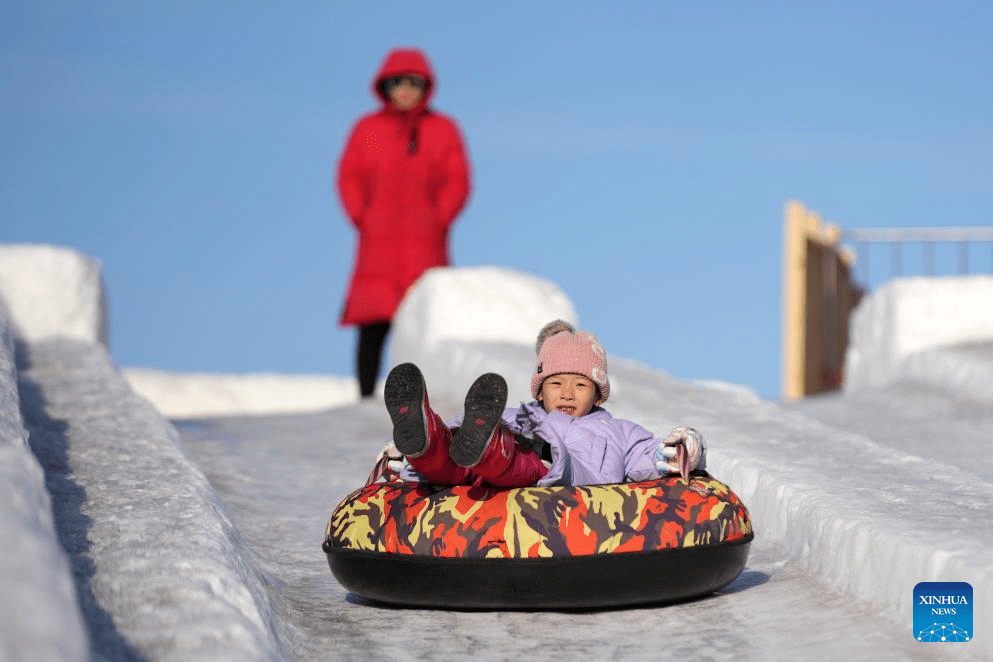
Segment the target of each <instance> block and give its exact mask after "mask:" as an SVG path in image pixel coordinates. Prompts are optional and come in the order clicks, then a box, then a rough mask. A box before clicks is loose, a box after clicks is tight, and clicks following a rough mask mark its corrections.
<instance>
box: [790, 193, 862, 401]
mask: <svg viewBox="0 0 993 662" xmlns="http://www.w3.org/2000/svg"><path fill="white" fill-rule="evenodd" d="M784 216H785V221H784V228H783V384H782V387H783V397H785V398H789V399H796V398H802V397H804V396H807V395H814V394H816V393H824V392H827V391H834V390H838V389H839V388H840V387H841V382H842V379H843V369H844V365H845V350H846V349H847V347H848V320H849V317H850V316H851V312H852V309H853V308H855V306H856V305H857V304H858V302H859V300H860V299H861V298H862V295H863V290H862V288H861V287H860V286H859V285H858V284H856V283H855V282H854V280H853V277H852V270H853V267H854V264H855V257H854V255H853V254H852V252H851V251H850V250H848V249H847V248H845V247H843V246H842V245H841V243H840V242H841V237H842V231H841V229H840V228H839V227H838V226H836V225H834V224H831V223H825V222H824V221H822V220H821V217H820V216H819V215H818V214H817V213H816V212H813V211H810V210H808V209H807V208H806V207H804V205H803V204H802V203H800V202H795V201H794V202H789V203H787V204H786V208H785V214H784Z"/></svg>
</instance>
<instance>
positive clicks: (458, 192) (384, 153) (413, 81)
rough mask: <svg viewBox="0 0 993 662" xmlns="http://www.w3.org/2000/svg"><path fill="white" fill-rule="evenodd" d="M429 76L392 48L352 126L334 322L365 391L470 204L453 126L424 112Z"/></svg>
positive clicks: (341, 169)
mask: <svg viewBox="0 0 993 662" xmlns="http://www.w3.org/2000/svg"><path fill="white" fill-rule="evenodd" d="M436 84H437V83H436V79H435V75H434V72H433V70H432V68H431V64H430V63H429V62H428V59H427V56H425V55H424V53H423V52H421V51H420V50H418V49H414V48H397V49H394V50H392V51H390V52H389V53H388V54H387V55H386V58H385V59H384V60H383V63H382V65H381V66H380V68H379V71H378V72H377V73H376V75H375V77H374V78H373V80H372V91H373V94H374V95H375V96H376V97H377V98H378V99H379V100H380V101H381V102H382V108H381V109H380V110H378V111H376V112H373V113H369V114H367V115H364V116H363V117H361V118H360V119H359V121H358V122H357V123H356V124H355V126H354V127H353V129H352V132H351V135H350V136H349V138H348V142H347V143H346V145H345V150H344V153H343V154H342V156H341V161H340V163H339V166H338V193H339V195H340V196H341V202H342V205H343V206H344V208H345V213H346V214H347V215H348V218H349V219H350V220H351V222H352V224H353V225H354V226H355V228H356V230H358V250H357V252H356V258H355V265H354V268H353V270H352V277H351V283H350V284H349V287H348V294H347V296H346V298H345V304H344V307H343V309H342V313H341V326H358V327H359V332H358V348H357V352H356V372H357V375H358V380H359V390H360V393H361V395H362V397H363V398H367V397H369V396H371V395H372V393H373V389H374V388H375V384H376V378H377V377H378V375H379V369H380V363H381V361H382V353H383V346H384V344H385V341H386V336H387V334H388V333H389V330H390V324H391V323H392V320H393V315H394V313H395V312H396V309H397V306H399V304H400V301H401V300H402V299H403V297H404V294H405V293H406V292H407V289H408V288H409V287H410V286H411V285H412V284H413V283H414V281H416V280H417V279H418V277H420V275H421V274H422V273H423V272H424V271H425V270H427V269H429V268H431V267H439V266H448V264H449V263H450V260H449V254H448V234H449V230H450V228H451V226H452V224H453V223H454V222H455V218H456V217H457V216H458V214H459V212H461V211H462V208H463V207H464V206H465V204H466V201H467V200H468V198H469V188H470V174H469V161H468V157H467V155H466V151H465V147H464V146H463V140H462V136H461V133H460V131H459V127H458V125H457V124H456V122H455V121H454V120H453V119H452V118H450V117H448V116H446V115H444V114H442V113H439V112H437V111H435V110H433V109H432V108H430V107H429V106H428V104H429V103H430V101H431V97H432V95H433V93H434V91H435V87H436Z"/></svg>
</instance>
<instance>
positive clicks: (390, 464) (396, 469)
mask: <svg viewBox="0 0 993 662" xmlns="http://www.w3.org/2000/svg"><path fill="white" fill-rule="evenodd" d="M406 464H407V459H406V458H405V457H404V456H403V453H401V452H400V451H398V450H397V447H396V446H394V445H393V444H386V445H385V446H383V450H381V451H379V455H377V456H376V466H374V467H373V469H372V473H370V474H369V478H368V479H367V480H366V483H365V484H366V485H372V484H373V483H375V482H376V481H377V480H379V479H380V478H382V477H384V476H385V477H386V481H387V482H389V481H391V480H396V479H397V477H398V476H399V475H400V472H401V471H403V468H404V466H405V465H406Z"/></svg>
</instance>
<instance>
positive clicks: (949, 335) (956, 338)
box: [844, 276, 993, 399]
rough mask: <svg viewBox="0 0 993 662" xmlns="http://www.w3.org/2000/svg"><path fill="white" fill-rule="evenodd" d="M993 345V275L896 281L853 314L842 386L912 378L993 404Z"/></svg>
mask: <svg viewBox="0 0 993 662" xmlns="http://www.w3.org/2000/svg"><path fill="white" fill-rule="evenodd" d="M956 347H958V348H959V349H955V348H956ZM991 347H993V276H964V277H949V278H904V279H898V280H895V281H892V282H890V283H887V284H886V285H884V286H883V287H881V288H880V289H879V290H878V291H876V292H875V293H873V294H872V295H871V296H869V297H867V298H866V299H865V300H864V301H863V302H862V303H861V304H859V306H858V307H857V308H856V309H855V312H854V314H853V316H852V322H851V338H850V341H849V348H848V352H847V354H846V356H845V384H844V389H845V391H848V392H856V391H861V390H866V389H870V388H874V387H879V386H883V385H885V384H888V383H891V382H893V381H896V380H898V379H901V378H910V379H915V380H919V381H920V380H923V381H926V382H929V383H933V384H935V385H937V386H942V387H944V388H947V389H949V390H954V391H959V392H962V393H963V394H966V395H972V396H973V397H978V398H986V399H989V398H990V393H993V373H991V372H990V366H991V365H993V353H991V350H990V348H991ZM977 357H978V359H979V360H978V361H977ZM977 388H978V391H977Z"/></svg>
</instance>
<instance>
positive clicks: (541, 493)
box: [323, 472, 753, 609]
mask: <svg viewBox="0 0 993 662" xmlns="http://www.w3.org/2000/svg"><path fill="white" fill-rule="evenodd" d="M752 537H753V534H752V524H751V520H750V519H749V515H748V511H747V509H746V508H745V506H744V504H742V503H741V501H740V500H739V499H738V497H737V495H735V494H734V492H732V491H731V490H730V489H729V488H728V487H727V486H726V485H724V484H723V483H721V482H719V481H717V480H715V479H714V478H712V477H711V476H709V475H708V474H706V473H703V472H697V473H694V475H693V476H692V478H691V480H690V481H689V482H687V481H686V480H684V479H682V478H680V477H669V478H660V479H657V480H652V481H645V482H640V483H617V484H610V485H587V486H581V487H524V488H513V489H507V488H490V487H479V486H455V487H444V486H437V485H428V484H426V483H409V482H390V483H374V484H372V485H368V486H366V487H364V488H362V489H359V490H356V491H355V492H353V493H352V494H351V495H349V496H348V497H346V498H345V499H344V500H343V501H342V502H341V503H340V504H339V505H338V507H337V508H336V509H335V510H334V512H333V513H332V515H331V520H330V521H329V522H328V527H327V531H326V534H325V539H324V544H323V549H324V551H325V553H326V554H327V558H328V565H329V566H330V567H331V572H332V573H333V574H334V576H335V577H336V578H337V579H338V581H339V582H340V583H341V584H342V586H344V587H345V588H346V589H348V590H349V591H351V592H352V593H355V594H357V595H360V596H363V597H365V598H370V599H373V600H377V601H381V602H389V603H394V604H404V605H415V606H430V607H450V608H505V609H506V608H526V609H541V608H554V609H563V608H564V609H573V608H574V609H588V608H598V607H609V606H618V605H627V604H645V603H656V602H670V601H674V600H682V599H686V598H691V597H696V596H701V595H706V594H708V593H713V592H714V591H718V590H720V589H722V588H724V587H725V586H727V585H728V584H729V583H731V581H733V580H734V578H735V577H737V576H738V574H739V573H740V572H741V570H742V569H743V568H744V567H745V561H746V560H747V558H748V547H749V544H750V542H751V540H752Z"/></svg>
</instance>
